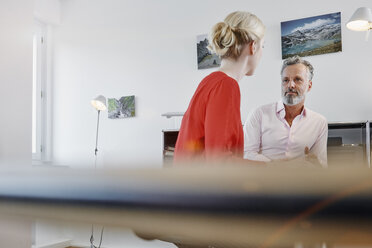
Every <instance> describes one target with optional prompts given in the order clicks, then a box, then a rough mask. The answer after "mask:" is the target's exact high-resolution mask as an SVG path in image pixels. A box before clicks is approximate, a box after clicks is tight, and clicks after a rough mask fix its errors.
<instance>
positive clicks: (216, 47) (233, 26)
mask: <svg viewBox="0 0 372 248" xmlns="http://www.w3.org/2000/svg"><path fill="white" fill-rule="evenodd" d="M265 30H266V28H265V25H264V24H263V23H262V21H261V20H260V19H259V18H258V17H257V16H255V15H254V14H251V13H249V12H243V11H236V12H233V13H231V14H229V15H228V16H227V17H226V18H225V20H224V21H223V22H219V23H217V24H216V25H214V26H213V28H212V31H211V33H210V34H209V45H208V49H209V50H210V51H212V52H215V53H216V54H217V55H219V56H220V57H221V58H222V59H225V58H233V59H237V58H238V57H239V56H240V54H241V53H242V50H243V48H244V46H245V45H246V44H248V43H250V42H251V41H257V40H260V39H262V38H263V36H264V34H265Z"/></svg>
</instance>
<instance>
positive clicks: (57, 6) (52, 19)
mask: <svg viewBox="0 0 372 248" xmlns="http://www.w3.org/2000/svg"><path fill="white" fill-rule="evenodd" d="M34 17H35V18H37V19H38V20H40V21H42V22H44V23H48V24H54V25H58V24H60V23H61V3H60V0H35V3H34Z"/></svg>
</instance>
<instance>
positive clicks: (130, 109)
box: [107, 96, 136, 119]
mask: <svg viewBox="0 0 372 248" xmlns="http://www.w3.org/2000/svg"><path fill="white" fill-rule="evenodd" d="M107 102H108V118H110V119H121V118H128V117H134V116H135V113H136V111H135V96H123V97H121V98H120V99H115V98H109V99H108V101H107Z"/></svg>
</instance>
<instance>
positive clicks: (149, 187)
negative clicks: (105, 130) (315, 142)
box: [0, 167, 372, 247]
mask: <svg viewBox="0 0 372 248" xmlns="http://www.w3.org/2000/svg"><path fill="white" fill-rule="evenodd" d="M0 203H1V204H0V215H7V216H9V215H11V216H18V217H19V216H21V217H23V218H28V219H40V218H47V219H55V220H64V221H66V220H68V221H81V222H87V223H94V224H103V225H106V226H121V227H128V228H131V229H133V230H134V231H135V232H137V233H140V235H141V236H144V237H148V238H157V239H161V240H165V241H170V242H175V243H183V244H197V245H213V246H229V247H247V246H260V247H273V246H276V247H278V246H279V247H281V246H283V247H284V246H288V245H290V246H292V245H293V244H294V243H295V242H298V241H301V242H303V243H309V244H319V243H322V242H329V243H341V244H350V243H351V244H361V242H364V243H368V244H369V245H370V244H372V238H370V236H372V235H370V234H371V231H370V230H372V229H371V227H372V172H371V170H369V169H347V168H343V169H332V170H331V169H310V168H306V169H293V168H275V167H266V168H244V167H231V168H223V167H208V168H207V167H201V168H196V167H193V168H167V169H153V170H145V169H141V170H114V171H113V170H96V171H90V170H73V169H27V170H14V169H1V170H0Z"/></svg>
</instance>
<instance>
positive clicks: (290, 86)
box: [288, 80, 296, 88]
mask: <svg viewBox="0 0 372 248" xmlns="http://www.w3.org/2000/svg"><path fill="white" fill-rule="evenodd" d="M295 86H296V84H295V82H294V81H293V80H289V84H288V87H289V88H294V87H295Z"/></svg>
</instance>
